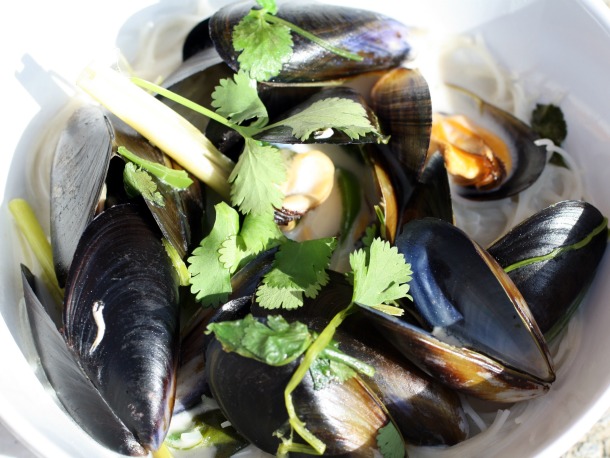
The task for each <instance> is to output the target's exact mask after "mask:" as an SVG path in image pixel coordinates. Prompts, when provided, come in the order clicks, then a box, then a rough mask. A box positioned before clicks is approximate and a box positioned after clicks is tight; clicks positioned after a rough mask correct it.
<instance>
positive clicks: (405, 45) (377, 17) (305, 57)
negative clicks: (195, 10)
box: [210, 1, 412, 82]
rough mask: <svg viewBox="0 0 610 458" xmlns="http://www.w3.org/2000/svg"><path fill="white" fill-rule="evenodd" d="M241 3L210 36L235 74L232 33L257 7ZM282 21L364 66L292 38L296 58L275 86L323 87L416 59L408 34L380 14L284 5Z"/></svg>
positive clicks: (215, 22)
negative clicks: (317, 84) (308, 83)
mask: <svg viewBox="0 0 610 458" xmlns="http://www.w3.org/2000/svg"><path fill="white" fill-rule="evenodd" d="M255 6H256V4H255V3H254V2H249V1H248V2H238V3H234V4H231V5H228V6H226V7H224V8H221V9H220V10H218V11H217V12H216V13H215V14H214V15H213V16H212V17H211V19H210V36H211V38H212V41H213V42H214V45H215V46H216V50H217V51H218V53H219V54H220V56H221V57H222V58H223V60H224V61H225V62H226V63H227V64H228V65H229V66H230V67H231V68H233V69H234V70H235V71H237V70H238V69H239V62H238V57H239V53H238V52H237V51H236V50H235V48H234V47H233V40H232V37H233V28H234V27H235V25H236V24H237V23H238V22H239V21H241V20H242V19H243V17H244V16H245V15H246V14H247V13H248V12H249V11H250V9H251V8H253V7H255ZM277 16H278V17H280V18H282V19H284V20H286V21H288V22H291V23H293V24H295V25H297V26H298V27H301V28H302V29H305V30H307V31H308V32H310V33H312V34H314V35H316V36H317V37H319V38H320V39H322V40H324V41H325V42H326V43H328V44H329V45H331V46H335V47H337V48H341V49H344V50H346V51H349V52H351V53H355V54H357V55H358V56H360V57H361V58H362V60H349V59H346V58H345V57H342V56H339V55H337V54H335V53H332V52H330V51H328V50H327V49H325V48H324V47H322V46H320V45H318V44H316V43H314V42H312V41H311V40H309V39H307V38H303V37H302V36H301V35H298V34H296V33H293V34H292V40H293V43H294V46H293V54H292V56H291V57H290V59H289V60H288V62H286V63H285V64H284V65H283V67H282V70H281V72H280V74H279V75H278V76H277V77H274V78H272V79H271V80H272V81H280V82H303V81H322V80H329V79H336V78H341V77H345V76H349V75H356V74H359V73H364V72H370V71H374V70H382V69H387V68H391V67H395V66H397V65H399V64H400V63H401V62H402V61H404V60H405V59H407V58H408V57H409V56H410V53H411V47H412V46H411V43H410V42H409V37H408V34H409V30H408V28H407V27H406V26H405V25H404V24H401V23H400V22H398V21H396V20H394V19H391V18H389V17H387V16H384V15H382V14H379V13H375V12H371V11H365V10H360V9H355V8H349V7H344V6H335V5H324V4H319V5H316V6H315V8H312V7H311V5H310V4H309V3H306V2H284V3H281V4H279V5H278V13H277Z"/></svg>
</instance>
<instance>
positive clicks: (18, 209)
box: [8, 199, 64, 304]
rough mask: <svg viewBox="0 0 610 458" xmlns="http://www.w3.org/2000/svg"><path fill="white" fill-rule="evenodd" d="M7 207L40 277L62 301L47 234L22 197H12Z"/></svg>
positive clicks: (57, 298)
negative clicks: (32, 257)
mask: <svg viewBox="0 0 610 458" xmlns="http://www.w3.org/2000/svg"><path fill="white" fill-rule="evenodd" d="M8 208H9V210H10V212H11V214H12V215H13V218H14V219H15V222H16V223H17V227H18V228H19V231H20V232H21V233H22V234H23V236H24V237H25V239H26V241H27V242H28V245H29V246H30V248H31V250H32V252H33V253H34V256H35V257H36V259H37V260H38V262H39V263H40V266H41V268H42V277H43V280H44V282H45V283H46V285H47V287H48V288H49V290H50V291H51V294H52V295H53V297H54V299H55V300H57V301H58V303H59V304H61V303H62V302H63V298H64V294H63V292H62V290H61V288H60V287H59V284H58V283H57V276H56V275H55V267H54V265H53V250H52V249H51V244H50V243H49V241H48V240H47V236H46V234H45V233H44V230H43V229H42V226H40V223H39V222H38V219H37V218H36V215H35V214H34V210H32V207H30V204H29V203H28V202H27V201H26V200H24V199H13V200H11V201H10V202H9V203H8Z"/></svg>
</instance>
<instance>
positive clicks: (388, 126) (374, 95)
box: [371, 67, 432, 179]
mask: <svg viewBox="0 0 610 458" xmlns="http://www.w3.org/2000/svg"><path fill="white" fill-rule="evenodd" d="M371 99H372V102H371V105H372V107H373V110H374V111H375V113H376V114H377V116H378V117H379V122H380V124H381V126H382V128H384V132H385V133H387V134H389V135H390V141H389V143H388V146H389V148H390V150H391V151H392V153H393V154H394V155H395V156H396V157H397V158H398V161H399V163H400V164H401V165H402V167H403V168H404V171H405V173H406V174H407V176H408V177H410V178H414V179H419V177H420V175H421V173H422V171H423V167H424V164H425V160H426V155H427V154H428V146H429V144H430V132H431V129H432V101H431V99H430V90H429V88H428V83H427V82H426V80H425V78H424V77H423V75H422V74H421V73H420V72H419V71H417V70H413V69H409V68H403V67H399V68H395V69H393V70H390V71H389V72H387V73H386V74H385V75H384V76H382V77H381V78H380V79H379V81H377V83H376V84H375V85H374V86H373V88H372V89H371Z"/></svg>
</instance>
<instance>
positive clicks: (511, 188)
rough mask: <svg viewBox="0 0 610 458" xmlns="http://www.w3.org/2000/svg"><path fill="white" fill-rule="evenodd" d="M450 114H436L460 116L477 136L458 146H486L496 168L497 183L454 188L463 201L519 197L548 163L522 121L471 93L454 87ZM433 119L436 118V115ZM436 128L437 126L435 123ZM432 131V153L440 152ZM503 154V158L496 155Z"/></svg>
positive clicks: (441, 147)
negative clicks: (495, 163)
mask: <svg viewBox="0 0 610 458" xmlns="http://www.w3.org/2000/svg"><path fill="white" fill-rule="evenodd" d="M449 94H450V97H449V100H450V102H448V103H449V105H450V106H451V112H450V113H439V119H441V118H442V117H445V116H454V115H455V116H462V117H463V118H462V119H466V120H467V122H468V124H469V125H471V126H475V130H476V131H477V132H479V134H478V135H476V136H473V137H471V138H468V139H461V140H460V142H461V143H460V145H461V146H464V145H468V146H466V149H468V148H470V145H473V144H477V145H481V144H485V145H487V146H489V147H491V149H492V150H494V151H493V152H494V160H495V161H496V162H497V163H498V164H499V166H500V168H499V170H496V171H495V172H493V174H494V175H495V174H496V173H497V179H494V180H493V182H492V183H490V184H486V185H484V186H483V185H478V184H477V183H475V184H471V185H464V186H462V185H457V186H456V187H455V189H456V192H457V193H458V194H459V195H461V196H463V197H466V198H469V199H475V200H493V199H502V198H505V197H510V196H513V195H516V194H518V193H519V192H521V191H523V190H524V189H526V188H528V187H529V186H531V185H532V183H534V182H535V181H536V180H537V179H538V177H539V176H540V174H541V173H542V170H543V169H544V167H545V165H546V162H547V153H546V148H545V147H544V146H538V145H536V144H535V141H536V140H537V139H538V138H539V137H538V135H537V134H535V133H534V131H533V130H532V129H531V128H530V127H529V126H528V125H527V124H526V123H524V122H523V121H521V120H520V119H518V118H516V117H515V116H513V115H512V114H510V113H508V112H507V111H504V110H502V109H501V108H498V107H496V106H494V105H492V104H490V103H487V102H486V101H484V100H482V99H481V98H479V97H478V96H477V95H475V94H474V93H472V92H470V91H468V90H466V89H463V88H459V87H455V86H450V91H449ZM435 116H436V115H435ZM434 124H435V126H437V125H440V124H439V121H438V120H436V119H435V121H434ZM435 132H437V128H436V127H434V128H433V135H432V145H431V148H432V149H435V148H438V147H439V146H438V145H441V146H440V149H441V150H442V149H443V146H442V144H443V141H444V140H443V138H442V136H438V135H436V134H435ZM498 151H502V154H497V155H496V153H497V152H498Z"/></svg>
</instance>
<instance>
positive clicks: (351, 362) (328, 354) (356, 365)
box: [320, 347, 375, 377]
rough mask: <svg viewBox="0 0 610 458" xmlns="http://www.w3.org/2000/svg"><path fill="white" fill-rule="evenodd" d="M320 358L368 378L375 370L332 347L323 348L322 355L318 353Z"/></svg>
mask: <svg viewBox="0 0 610 458" xmlns="http://www.w3.org/2000/svg"><path fill="white" fill-rule="evenodd" d="M320 357H321V358H323V359H328V360H331V361H334V362H338V363H342V364H345V365H346V366H348V367H351V368H352V369H354V370H355V371H358V372H360V373H361V374H364V375H368V376H369V377H372V376H374V375H375V368H374V367H373V366H371V365H370V364H366V363H363V362H362V361H360V360H359V359H358V358H354V357H352V356H349V355H346V354H345V353H342V352H340V351H337V350H334V349H333V348H332V347H327V348H325V349H324V350H323V351H322V353H320Z"/></svg>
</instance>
